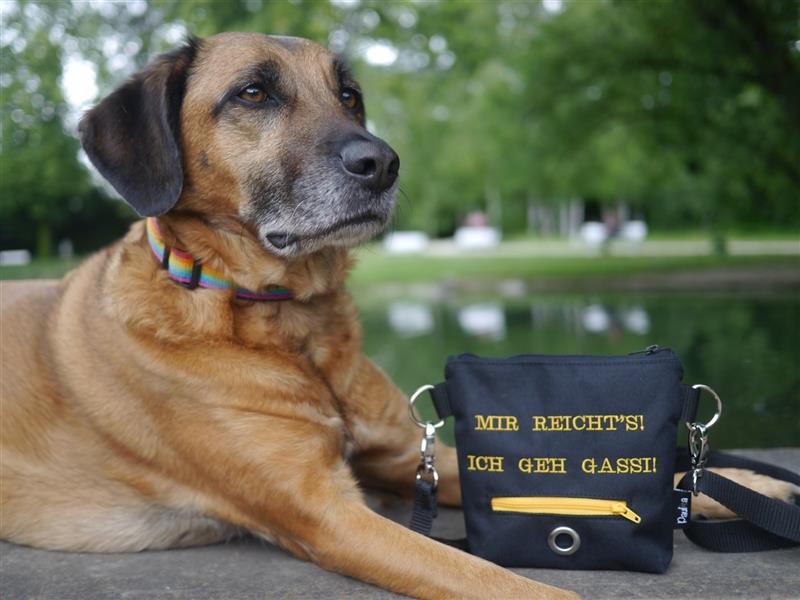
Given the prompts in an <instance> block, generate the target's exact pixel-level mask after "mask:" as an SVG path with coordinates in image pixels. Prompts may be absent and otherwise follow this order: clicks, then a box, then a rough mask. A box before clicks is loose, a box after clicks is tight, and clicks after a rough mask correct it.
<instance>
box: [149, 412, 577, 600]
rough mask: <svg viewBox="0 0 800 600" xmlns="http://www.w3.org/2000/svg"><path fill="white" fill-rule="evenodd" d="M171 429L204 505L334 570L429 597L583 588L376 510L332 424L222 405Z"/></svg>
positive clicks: (555, 593)
mask: <svg viewBox="0 0 800 600" xmlns="http://www.w3.org/2000/svg"><path fill="white" fill-rule="evenodd" d="M165 433H167V435H168V437H169V438H170V440H171V442H172V444H171V445H172V447H173V448H174V450H175V451H176V452H177V455H178V456H177V457H176V458H179V460H180V466H181V468H180V469H179V470H178V471H177V473H180V474H181V476H182V478H183V479H184V483H189V484H191V485H192V486H193V487H194V488H195V489H196V490H197V491H198V492H199V494H198V503H199V508H201V509H202V510H203V511H204V512H210V513H212V514H214V516H216V517H219V518H222V519H224V520H227V521H229V522H232V523H233V524H235V525H238V526H240V527H244V528H246V529H249V530H250V531H252V532H254V533H256V534H259V535H262V536H264V537H266V538H268V539H273V540H275V541H276V542H277V543H278V544H280V545H281V546H283V547H285V548H287V549H288V550H290V551H291V552H293V553H294V554H296V555H297V556H300V557H301V558H305V559H309V560H312V561H314V562H315V563H317V564H319V565H320V566H321V567H323V568H325V569H328V570H332V571H336V572H339V573H342V574H345V575H349V576H351V577H355V578H357V579H360V580H363V581H368V582H371V583H374V584H376V585H379V586H381V587H383V588H386V589H390V590H393V591H396V592H400V593H403V594H407V595H410V596H415V597H419V598H489V597H491V598H572V597H574V595H573V594H571V593H570V592H564V591H561V590H558V589H556V588H552V587H549V586H547V585H544V584H539V583H536V582H534V581H531V580H528V579H525V578H523V577H520V576H519V575H515V574H514V573H512V572H511V571H508V570H506V569H503V568H501V567H498V566H497V565H494V564H492V563H490V562H488V561H484V560H482V559H479V558H476V557H474V556H471V555H469V554H466V553H463V552H461V551H459V550H456V549H454V548H451V547H449V546H445V545H443V544H440V543H438V542H435V541H433V540H431V539H429V538H426V537H424V536H422V535H419V534H416V533H414V532H412V531H410V530H408V529H406V528H405V527H403V526H401V525H398V524H396V523H393V522H392V521H390V520H388V519H385V518H383V517H381V516H380V515H378V514H376V513H374V512H372V511H371V510H370V509H369V508H368V507H367V506H366V505H365V504H364V502H363V499H362V496H361V493H360V492H359V490H358V487H357V485H356V482H355V479H354V478H353V476H352V474H351V471H350V468H349V467H348V465H347V464H346V463H345V461H344V459H343V458H342V457H341V455H340V453H339V452H340V451H341V448H342V441H341V432H340V430H338V429H337V428H336V427H335V426H332V424H329V423H325V422H322V421H312V420H309V421H302V420H299V419H297V418H296V417H293V418H277V417H273V416H267V415H262V414H259V413H256V412H252V411H248V412H245V411H240V410H235V409H227V408H215V409H212V410H211V411H209V412H208V413H206V415H205V416H204V415H202V414H198V413H197V412H195V413H194V414H189V415H184V417H183V418H182V419H181V423H180V425H175V426H174V428H171V429H170V431H168V432H165ZM187 478H188V481H187Z"/></svg>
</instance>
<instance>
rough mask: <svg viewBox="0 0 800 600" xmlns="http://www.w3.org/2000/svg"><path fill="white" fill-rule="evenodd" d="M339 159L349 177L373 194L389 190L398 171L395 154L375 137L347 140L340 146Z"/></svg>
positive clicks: (398, 161)
mask: <svg viewBox="0 0 800 600" xmlns="http://www.w3.org/2000/svg"><path fill="white" fill-rule="evenodd" d="M339 157H340V158H341V159H342V166H343V167H344V170H345V172H346V173H347V174H348V175H349V176H351V177H353V178H354V179H357V180H358V181H360V182H361V183H363V184H364V185H365V186H367V187H368V188H370V189H371V190H373V191H375V192H382V191H384V190H386V189H388V188H390V187H391V186H392V184H393V183H394V182H395V179H397V173H398V171H399V170H400V158H399V157H398V156H397V153H396V152H395V151H394V150H392V149H391V148H390V147H389V145H388V144H387V143H386V142H384V141H382V140H380V139H378V138H376V137H372V139H366V138H363V137H358V138H353V139H350V140H347V141H346V142H344V143H342V145H341V146H340V149H339Z"/></svg>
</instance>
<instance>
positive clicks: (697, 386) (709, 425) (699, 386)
mask: <svg viewBox="0 0 800 600" xmlns="http://www.w3.org/2000/svg"><path fill="white" fill-rule="evenodd" d="M692 389H695V390H701V391H704V392H708V393H709V394H711V397H712V398H714V400H715V401H716V403H717V411H716V412H715V413H714V416H713V417H711V420H710V421H709V422H708V423H705V424H702V423H686V427H688V428H689V430H690V431H691V429H692V426H693V425H698V424H700V425H703V429H704V430H705V431H708V430H709V429H711V428H712V427H713V426H714V424H715V423H716V422H717V421H719V418H720V417H721V416H722V400H721V399H720V397H719V394H717V392H715V391H714V390H712V389H711V388H710V387H708V386H707V385H705V384H702V383H695V384H694V385H693V386H692Z"/></svg>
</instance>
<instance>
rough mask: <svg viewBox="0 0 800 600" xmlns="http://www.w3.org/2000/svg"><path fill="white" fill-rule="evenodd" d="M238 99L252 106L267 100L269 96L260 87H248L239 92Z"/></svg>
mask: <svg viewBox="0 0 800 600" xmlns="http://www.w3.org/2000/svg"><path fill="white" fill-rule="evenodd" d="M239 98H241V99H242V100H246V101H247V102H252V103H253V104H260V103H261V102H264V101H265V100H267V99H268V98H269V94H267V92H266V91H265V90H264V88H262V87H261V86H258V85H248V86H247V87H246V88H244V89H243V90H242V91H241V92H239Z"/></svg>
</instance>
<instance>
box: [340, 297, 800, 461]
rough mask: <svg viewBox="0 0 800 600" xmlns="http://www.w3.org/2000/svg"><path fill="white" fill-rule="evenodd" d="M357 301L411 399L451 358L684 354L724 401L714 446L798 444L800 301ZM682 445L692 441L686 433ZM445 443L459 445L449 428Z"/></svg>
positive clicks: (381, 358)
mask: <svg viewBox="0 0 800 600" xmlns="http://www.w3.org/2000/svg"><path fill="white" fill-rule="evenodd" d="M355 296H356V298H358V299H359V300H358V301H359V306H360V311H361V317H362V322H363V325H364V350H365V352H366V354H367V355H368V356H370V357H371V358H372V359H373V360H375V361H376V362H377V363H378V364H379V365H380V366H381V367H383V368H384V369H385V370H386V372H387V373H388V374H389V375H390V376H391V377H392V379H393V380H394V381H395V382H396V383H397V385H398V386H400V388H401V389H402V390H403V391H404V392H405V393H406V394H409V393H411V392H413V391H414V390H415V389H416V388H417V387H419V386H420V385H422V384H425V383H436V382H438V381H440V380H441V379H442V377H443V375H444V373H443V371H444V364H445V360H446V357H447V356H448V355H450V354H457V353H460V352H473V353H475V354H478V355H481V356H508V355H511V354H523V353H535V354H626V353H628V352H632V351H635V350H640V349H643V348H645V347H646V346H648V345H650V344H659V345H661V346H668V347H670V348H672V349H673V350H674V351H675V352H676V353H677V354H678V356H680V358H681V359H682V361H683V363H684V367H685V376H684V381H685V382H687V383H705V384H708V385H710V386H711V387H713V388H714V389H715V390H716V391H717V392H718V393H719V395H720V396H721V397H722V400H723V402H724V407H725V409H724V415H723V417H722V419H721V421H720V422H719V424H718V425H717V426H716V427H715V428H714V429H713V431H712V432H711V436H710V439H711V444H712V447H715V448H718V449H721V448H746V447H762V448H767V447H779V446H800V335H798V334H800V297H798V296H797V295H790V294H781V295H768V296H760V297H759V296H749V295H746V294H745V295H742V294H722V293H719V294H709V293H696V294H675V293H665V294H638V293H624V294H623V293H619V294H590V293H582V294H553V293H550V294H535V295H526V294H524V293H519V294H514V293H511V294H501V295H500V296H501V298H500V299H498V296H497V295H495V296H494V299H492V298H491V297H490V296H486V295H484V296H481V295H480V294H477V295H476V294H475V293H463V292H452V291H449V292H447V291H444V290H442V289H435V290H433V291H431V289H427V290H421V291H419V293H414V292H413V291H412V292H411V293H405V294H403V295H402V296H396V295H393V294H392V292H391V291H388V292H387V291H386V290H382V291H381V290H363V291H362V290H359V291H358V293H356V294H355ZM704 400H706V401H707V404H706V406H705V408H706V409H707V410H706V411H701V415H703V416H705V415H708V416H710V413H711V412H712V410H711V406H710V405H711V404H713V402H710V401H708V400H709V399H708V398H704ZM427 402H428V401H427V400H426V404H427ZM423 412H424V413H425V412H426V411H425V409H424V408H423ZM426 416H429V417H430V416H432V410H427V415H426ZM680 436H681V438H682V443H683V442H685V440H684V439H683V438H685V433H684V431H681V432H680ZM443 438H444V440H445V442H447V443H452V424H449V425H448V427H447V428H446V429H445V430H444V434H443Z"/></svg>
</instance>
